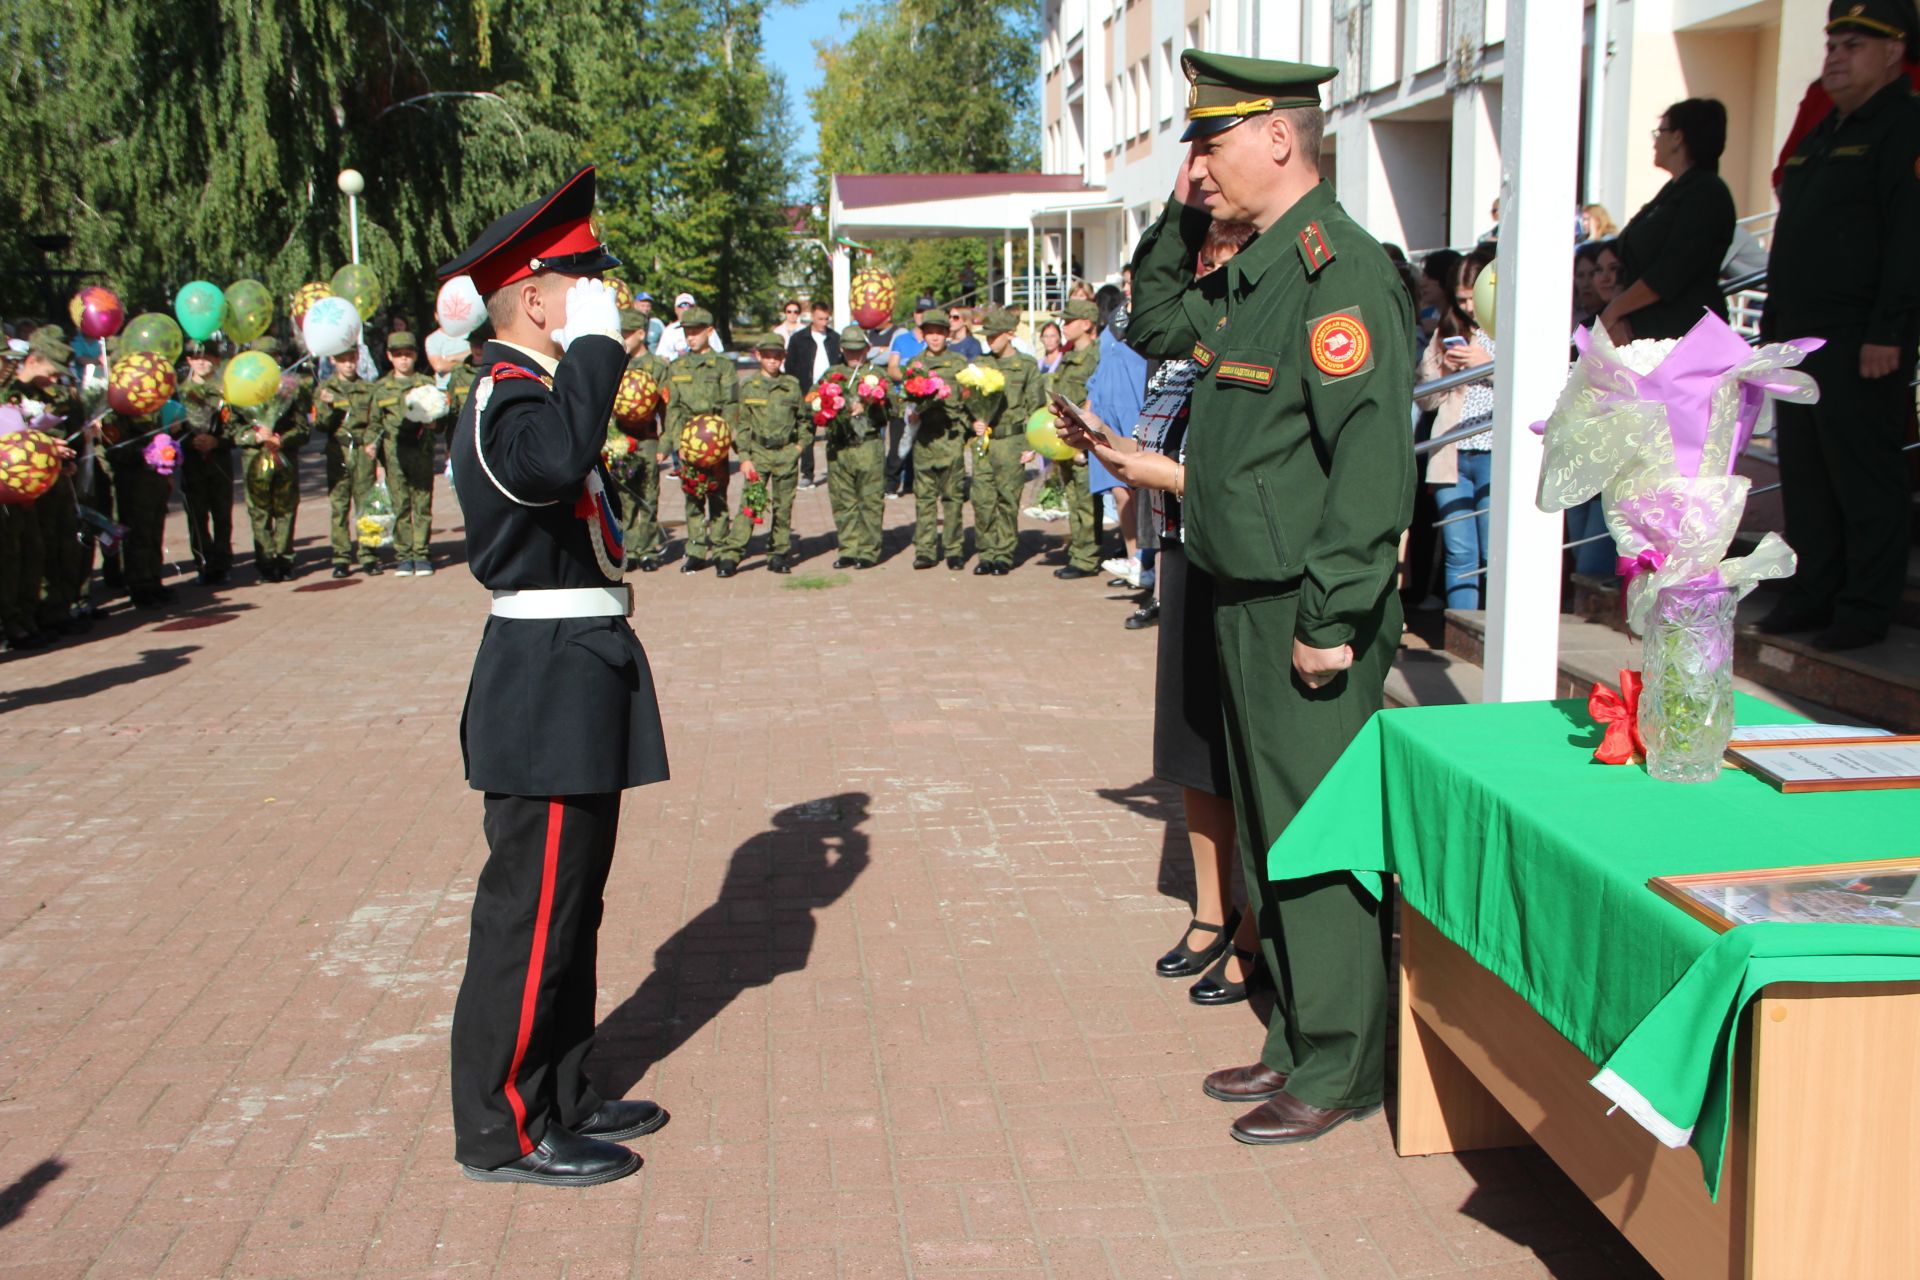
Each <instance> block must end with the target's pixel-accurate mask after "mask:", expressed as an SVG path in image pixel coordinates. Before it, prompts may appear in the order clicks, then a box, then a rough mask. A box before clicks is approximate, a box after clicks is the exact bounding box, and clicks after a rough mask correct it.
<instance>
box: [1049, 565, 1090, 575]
mask: <svg viewBox="0 0 1920 1280" xmlns="http://www.w3.org/2000/svg"><path fill="white" fill-rule="evenodd" d="M1053 576H1054V577H1056V578H1091V577H1092V576H1093V570H1091V569H1076V568H1074V567H1073V566H1072V565H1070V564H1068V565H1062V566H1060V567H1059V568H1058V569H1055V570H1054V571H1053Z"/></svg>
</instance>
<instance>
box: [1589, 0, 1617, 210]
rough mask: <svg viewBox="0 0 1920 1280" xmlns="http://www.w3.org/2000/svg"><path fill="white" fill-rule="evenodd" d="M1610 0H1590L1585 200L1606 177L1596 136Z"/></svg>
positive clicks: (1603, 120) (1595, 198) (1602, 123)
mask: <svg viewBox="0 0 1920 1280" xmlns="http://www.w3.org/2000/svg"><path fill="white" fill-rule="evenodd" d="M1611 6H1612V0H1594V4H1593V48H1592V49H1591V50H1590V51H1589V53H1590V55H1591V56H1590V57H1589V58H1588V61H1587V174H1586V179H1587V182H1586V188H1587V203H1589V204H1594V203H1599V202H1600V184H1601V183H1602V182H1604V181H1606V173H1607V155H1606V148H1605V147H1604V146H1602V145H1601V143H1600V140H1601V139H1602V138H1604V137H1605V136H1606V129H1607V45H1608V43H1609V42H1610V41H1611V40H1612V38H1613V33H1612V30H1611V28H1610V25H1609V23H1608V21H1607V19H1608V18H1609V17H1610V16H1611V15H1610V13H1609V9H1610V8H1611Z"/></svg>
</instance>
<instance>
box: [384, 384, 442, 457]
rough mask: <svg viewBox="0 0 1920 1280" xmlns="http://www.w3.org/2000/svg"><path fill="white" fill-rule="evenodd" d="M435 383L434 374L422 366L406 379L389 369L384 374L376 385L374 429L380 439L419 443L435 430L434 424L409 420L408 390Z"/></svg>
mask: <svg viewBox="0 0 1920 1280" xmlns="http://www.w3.org/2000/svg"><path fill="white" fill-rule="evenodd" d="M433 383H434V377H433V375H432V374H431V373H428V372H425V371H423V370H420V369H415V370H414V371H413V372H412V373H410V374H408V375H407V376H406V377H404V378H403V377H401V376H400V375H399V374H397V373H395V372H393V371H392V370H391V369H389V370H388V371H387V373H386V376H385V377H383V378H381V379H380V380H379V381H378V382H375V383H374V384H373V423H374V430H376V431H378V432H379V433H380V437H381V439H383V440H391V441H396V442H405V443H407V444H418V443H419V442H420V441H422V440H424V439H426V438H427V436H428V435H430V434H431V433H432V431H433V427H434V424H433V423H431V422H409V421H408V420H407V392H409V391H411V390H413V389H414V388H415V387H430V386H432V385H433Z"/></svg>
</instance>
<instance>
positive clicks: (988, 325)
mask: <svg viewBox="0 0 1920 1280" xmlns="http://www.w3.org/2000/svg"><path fill="white" fill-rule="evenodd" d="M1019 327H1020V317H1019V316H1017V315H1015V314H1014V313H1013V312H1011V311H1008V310H1007V309H1006V308H1004V307H995V308H993V310H991V311H989V312H987V318H986V319H985V320H983V321H981V322H980V329H981V331H982V332H983V333H985V334H986V335H987V336H988V337H989V338H997V337H999V336H1000V335H1001V334H1003V333H1012V332H1013V331H1014V330H1016V329H1018V328H1019Z"/></svg>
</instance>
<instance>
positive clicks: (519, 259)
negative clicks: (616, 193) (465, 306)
mask: <svg viewBox="0 0 1920 1280" xmlns="http://www.w3.org/2000/svg"><path fill="white" fill-rule="evenodd" d="M593 178H594V170H593V166H592V165H588V166H587V167H586V168H584V169H582V170H580V172H578V173H576V174H574V175H573V176H572V177H571V178H568V179H567V180H566V181H565V182H563V183H561V184H560V185H559V187H558V188H556V189H555V190H554V191H553V192H552V193H550V194H548V195H545V196H542V197H541V198H540V199H538V200H535V201H534V202H533V203H532V204H523V205H521V206H520V207H519V208H518V209H515V210H514V211H513V212H512V213H509V214H507V215H506V216H505V217H504V218H497V219H495V220H494V222H493V224H492V225H491V226H489V227H488V228H487V229H486V230H485V231H482V232H481V233H480V237H479V239H477V240H475V241H474V242H473V243H472V244H471V245H469V246H468V247H467V251H466V252H465V253H463V254H461V255H460V256H459V257H457V258H455V259H454V260H453V261H452V262H448V263H445V264H443V265H442V266H441V268H440V270H439V276H440V278H441V279H442V280H445V279H448V278H449V277H452V276H472V277H473V287H474V288H475V289H477V290H479V292H480V296H481V297H483V298H484V297H485V296H486V295H488V294H490V293H492V292H494V291H495V290H496V289H503V288H505V287H506V286H507V285H510V284H512V283H514V282H515V281H516V280H525V279H526V278H527V277H528V276H532V275H538V274H539V273H540V272H542V271H558V272H561V273H562V274H564V275H570V276H597V275H600V274H601V273H603V272H607V271H611V270H613V269H614V268H615V267H617V266H619V265H620V259H618V258H616V257H614V256H613V254H612V253H611V252H609V251H608V249H607V247H606V246H605V245H603V244H601V243H600V235H599V233H598V232H597V231H596V230H595V229H594V226H593V191H594V187H593Z"/></svg>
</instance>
